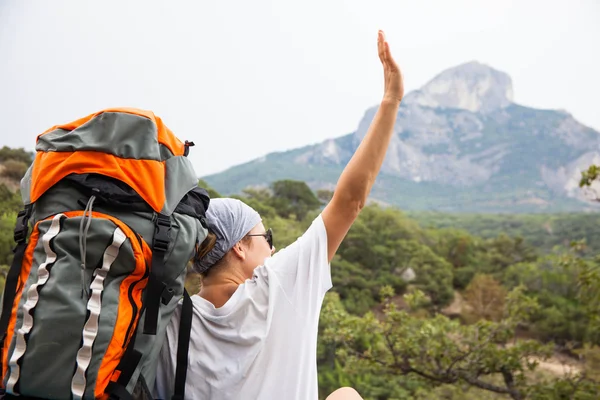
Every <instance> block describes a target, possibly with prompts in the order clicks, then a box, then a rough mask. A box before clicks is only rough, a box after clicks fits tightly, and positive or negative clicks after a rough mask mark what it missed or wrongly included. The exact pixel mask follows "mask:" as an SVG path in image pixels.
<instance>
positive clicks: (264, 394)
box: [155, 31, 404, 400]
mask: <svg viewBox="0 0 600 400" xmlns="http://www.w3.org/2000/svg"><path fill="white" fill-rule="evenodd" d="M377 47H378V51H379V58H380V60H381V62H382V64H383V71H384V82H385V85H384V86H385V87H384V95H383V100H382V101H381V106H380V107H379V110H378V111H377V114H376V116H375V118H374V120H373V122H372V124H371V127H370V129H369V131H368V133H367V135H366V136H365V138H364V139H363V141H362V143H361V144H360V146H359V147H358V149H357V150H356V153H355V154H354V156H353V157H352V159H351V160H350V162H349V163H348V165H347V166H346V168H345V169H344V171H343V172H342V174H341V176H340V178H339V181H338V184H337V187H336V190H335V193H334V195H333V197H332V199H331V201H330V202H329V204H328V205H327V206H326V207H325V209H324V210H323V211H322V213H321V214H320V215H319V216H318V217H317V218H316V219H315V220H314V221H313V223H312V225H311V226H310V228H309V229H308V230H307V231H306V232H305V233H304V234H303V235H302V236H301V237H300V238H299V239H298V240H297V241H296V242H294V243H293V244H291V245H290V246H288V247H287V248H285V249H283V250H281V251H279V252H278V253H277V254H275V255H273V256H272V254H273V253H274V250H275V249H274V247H273V245H272V244H273V242H272V234H271V232H270V231H268V230H266V229H265V227H264V226H263V224H262V222H261V218H260V216H259V215H258V213H257V212H256V211H254V210H253V209H252V208H250V207H249V206H247V205H246V204H244V203H243V202H241V201H239V200H234V199H214V200H212V201H211V204H210V207H209V210H208V213H207V220H208V224H209V231H210V232H211V233H212V234H211V235H210V236H209V238H210V239H207V241H205V243H204V244H203V248H202V249H201V254H200V261H199V262H198V263H197V264H196V268H197V270H198V271H199V272H200V273H202V275H203V279H202V289H201V290H200V293H198V295H195V296H192V300H193V310H194V311H193V320H192V331H191V339H190V348H189V353H188V357H189V359H188V372H187V380H186V390H185V393H186V397H187V398H197V399H211V400H212V399H268V400H271V399H286V400H287V399H317V398H318V389H317V383H318V382H317V363H316V352H317V327H318V320H319V313H320V310H321V305H322V301H323V297H324V295H325V292H327V291H328V290H329V289H330V288H331V286H332V284H331V274H330V265H329V263H330V262H331V259H332V258H333V256H334V254H335V252H336V251H337V249H338V247H339V245H340V243H341V242H342V239H343V238H344V236H345V235H346V233H347V232H348V230H349V229H350V226H351V225H352V223H353V222H354V220H355V219H356V218H357V216H358V214H359V212H360V210H361V209H362V208H363V206H364V205H365V203H366V201H367V196H368V194H369V192H370V190H371V187H372V186H373V183H374V182H375V178H376V176H377V174H378V173H379V169H380V168H381V164H382V163H383V159H384V157H385V153H386V149H387V147H388V145H389V142H390V139H391V137H392V134H393V127H394V123H395V120H396V114H397V112H398V107H399V105H400V101H401V100H402V96H403V95H404V86H403V80H402V76H401V72H400V70H399V68H398V66H397V65H396V63H395V61H394V60H393V58H392V56H391V54H390V49H389V45H388V43H387V42H386V41H385V37H384V34H383V32H381V31H380V32H379V34H378V39H377ZM179 315H180V309H178V310H177V311H176V313H175V316H174V318H173V319H172V321H171V323H170V325H169V327H168V328H167V338H166V339H165V344H164V346H163V348H162V350H161V356H160V361H159V367H158V371H157V378H156V385H155V390H156V393H155V394H156V395H157V396H158V397H159V398H170V395H171V394H172V392H173V384H174V374H175V365H176V353H177V339H178V332H177V331H178V327H179ZM360 398H361V397H360V396H359V395H358V393H357V392H356V391H354V390H353V389H351V388H342V389H339V390H337V391H335V392H334V393H332V394H331V395H330V396H329V397H328V399H329V400H342V399H360Z"/></svg>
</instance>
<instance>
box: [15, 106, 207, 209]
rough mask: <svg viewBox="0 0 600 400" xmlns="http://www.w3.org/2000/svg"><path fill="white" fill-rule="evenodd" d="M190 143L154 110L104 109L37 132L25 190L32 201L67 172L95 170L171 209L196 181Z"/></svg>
mask: <svg viewBox="0 0 600 400" xmlns="http://www.w3.org/2000/svg"><path fill="white" fill-rule="evenodd" d="M187 146H188V145H187V144H184V143H183V142H181V141H180V140H179V139H178V138H177V137H176V136H175V135H174V134H173V132H171V130H170V129H169V128H168V127H167V126H166V125H165V124H164V123H163V122H162V120H161V119H160V118H159V117H157V116H156V115H154V113H152V112H151V111H146V110H139V109H135V108H110V109H106V110H102V111H99V112H96V113H94V114H91V115H88V116H87V117H84V118H81V119H78V120H76V121H73V122H70V123H67V124H63V125H57V126H53V127H52V128H50V129H48V130H47V131H45V132H44V133H42V134H41V135H39V136H38V137H37V143H36V152H37V153H36V156H35V159H34V162H33V164H32V165H31V166H30V168H29V170H28V171H27V174H26V175H25V176H24V178H23V180H22V181H21V195H22V197H23V201H24V203H25V204H31V203H33V202H35V201H36V200H37V199H39V198H40V196H42V195H43V194H44V193H45V192H46V191H47V190H48V189H50V188H51V187H52V186H53V185H55V184H56V183H57V182H58V181H60V180H61V179H63V178H64V177H66V176H67V175H70V174H89V173H94V174H99V175H105V176H108V177H111V178H115V179H118V180H120V181H122V182H124V183H125V184H127V185H128V186H129V187H131V188H132V189H133V190H135V191H136V192H137V193H138V194H139V195H140V197H142V199H144V201H146V202H147V203H148V205H150V207H152V209H153V210H154V211H156V212H158V213H162V214H165V215H170V214H171V213H172V212H173V210H174V209H175V207H176V206H177V204H178V203H179V201H180V200H181V199H182V198H183V196H184V195H185V194H186V193H187V192H188V191H190V190H191V189H192V188H194V187H197V185H198V178H197V175H196V174H195V172H194V169H193V167H192V165H191V162H190V161H189V160H188V159H187V157H186V155H187Z"/></svg>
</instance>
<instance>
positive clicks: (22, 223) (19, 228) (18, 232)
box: [13, 208, 30, 243]
mask: <svg viewBox="0 0 600 400" xmlns="http://www.w3.org/2000/svg"><path fill="white" fill-rule="evenodd" d="M29 217H30V212H29V209H27V208H26V209H24V210H21V211H19V214H17V223H16V224H15V232H14V235H13V239H14V240H15V242H16V243H23V242H24V241H25V239H27V233H29V226H28V225H29Z"/></svg>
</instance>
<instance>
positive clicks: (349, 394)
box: [326, 387, 362, 400]
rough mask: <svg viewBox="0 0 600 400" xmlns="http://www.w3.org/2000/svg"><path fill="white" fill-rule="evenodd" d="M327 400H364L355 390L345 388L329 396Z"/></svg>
mask: <svg viewBox="0 0 600 400" xmlns="http://www.w3.org/2000/svg"><path fill="white" fill-rule="evenodd" d="M326 400H362V397H360V394H358V392H357V391H356V390H354V389H353V388H351V387H343V388H339V389H338V390H336V391H335V392H333V393H331V394H330V395H329V396H327V399H326Z"/></svg>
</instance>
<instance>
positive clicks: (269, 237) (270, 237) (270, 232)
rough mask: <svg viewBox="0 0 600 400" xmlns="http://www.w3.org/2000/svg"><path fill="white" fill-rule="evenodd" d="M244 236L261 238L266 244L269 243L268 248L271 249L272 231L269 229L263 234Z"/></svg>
mask: <svg viewBox="0 0 600 400" xmlns="http://www.w3.org/2000/svg"><path fill="white" fill-rule="evenodd" d="M246 236H262V237H264V238H265V239H267V243H269V247H270V248H271V249H273V230H272V229H271V228H269V229H267V231H266V232H265V233H255V234H254V235H246Z"/></svg>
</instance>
